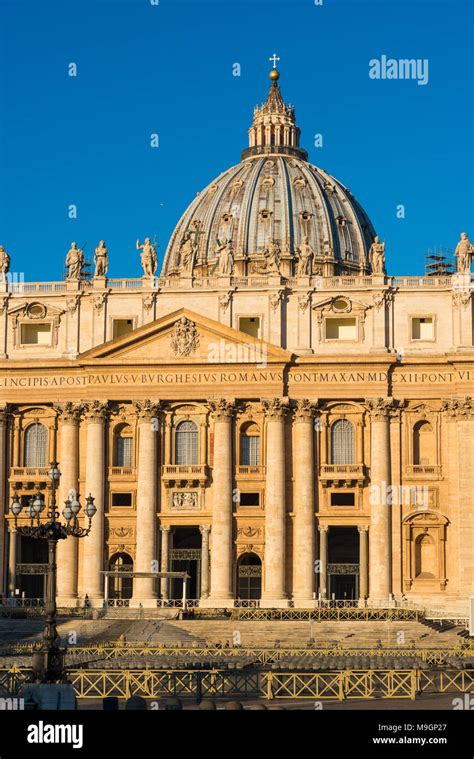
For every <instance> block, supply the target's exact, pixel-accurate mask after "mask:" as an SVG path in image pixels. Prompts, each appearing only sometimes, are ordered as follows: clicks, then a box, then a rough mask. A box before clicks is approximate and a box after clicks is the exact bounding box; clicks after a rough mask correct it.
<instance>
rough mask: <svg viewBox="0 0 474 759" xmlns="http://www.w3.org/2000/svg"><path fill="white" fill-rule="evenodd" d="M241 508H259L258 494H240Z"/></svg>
mask: <svg viewBox="0 0 474 759" xmlns="http://www.w3.org/2000/svg"><path fill="white" fill-rule="evenodd" d="M240 505H241V506H260V493H241V494H240Z"/></svg>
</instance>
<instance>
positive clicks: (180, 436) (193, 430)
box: [175, 419, 198, 464]
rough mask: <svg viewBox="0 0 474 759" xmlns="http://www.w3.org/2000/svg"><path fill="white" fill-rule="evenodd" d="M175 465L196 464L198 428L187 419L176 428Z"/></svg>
mask: <svg viewBox="0 0 474 759" xmlns="http://www.w3.org/2000/svg"><path fill="white" fill-rule="evenodd" d="M175 453H176V456H175V459H176V464H197V463H198V428H197V424H195V423H194V422H191V421H190V420H189V419H188V420H187V421H185V422H180V423H179V424H178V426H177V427H176V443H175Z"/></svg>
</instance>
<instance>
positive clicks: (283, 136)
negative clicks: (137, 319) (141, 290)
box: [161, 69, 375, 277]
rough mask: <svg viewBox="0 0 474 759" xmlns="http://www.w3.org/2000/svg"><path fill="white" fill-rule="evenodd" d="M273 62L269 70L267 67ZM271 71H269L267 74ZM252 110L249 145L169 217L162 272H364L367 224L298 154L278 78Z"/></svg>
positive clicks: (344, 193)
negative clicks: (171, 225) (171, 224)
mask: <svg viewBox="0 0 474 759" xmlns="http://www.w3.org/2000/svg"><path fill="white" fill-rule="evenodd" d="M275 71H276V69H273V72H275ZM277 74H278V72H277ZM271 80H272V84H271V87H270V92H269V95H268V98H267V100H266V102H265V103H264V104H263V105H262V106H261V107H260V108H259V107H257V106H256V107H255V110H254V118H253V122H252V125H251V127H250V129H249V147H248V148H247V149H246V150H244V151H243V153H242V160H241V162H240V163H239V164H237V165H236V166H233V167H232V168H230V169H227V171H224V172H223V173H222V174H220V175H219V176H218V177H217V178H216V179H215V180H214V181H213V182H211V183H210V184H209V185H208V186H207V187H206V188H205V189H204V190H203V191H202V192H200V193H198V195H197V197H196V198H195V199H194V200H193V202H192V203H191V204H190V206H189V207H188V208H187V210H186V211H185V213H184V214H183V216H182V217H181V219H180V220H179V222H178V224H177V226H176V228H175V230H174V232H173V235H172V237H171V239H170V242H169V245H168V248H167V251H166V255H165V260H164V263H163V271H162V274H161V276H163V277H191V276H193V277H200V276H219V275H220V276H230V275H231V274H232V275H241V276H248V275H252V274H279V275H281V276H284V277H294V276H298V275H301V276H303V275H308V276H309V275H311V274H323V275H326V276H330V275H332V274H342V273H347V274H349V273H354V274H355V273H368V272H369V271H370V270H371V267H370V263H369V260H368V259H369V255H368V254H369V250H370V246H371V244H372V243H373V241H374V237H375V231H374V229H373V227H372V224H371V222H370V220H369V218H368V216H367V215H366V213H365V212H364V210H363V209H362V208H361V206H360V205H359V204H358V202H357V201H356V199H355V198H354V197H353V196H352V194H351V192H350V190H348V189H347V188H346V187H344V185H343V184H342V183H341V182H339V181H338V180H337V179H335V178H334V177H333V176H332V175H331V174H328V173H327V172H326V171H324V170H322V169H320V168H318V167H317V166H314V165H313V164H311V163H309V162H308V160H307V153H306V151H305V150H303V148H301V147H300V146H299V136H300V130H299V128H298V127H297V126H296V124H295V113H294V109H293V108H292V106H288V105H286V104H285V102H284V101H283V98H282V96H281V93H280V89H279V85H278V76H276V75H275V74H274V73H272V75H271Z"/></svg>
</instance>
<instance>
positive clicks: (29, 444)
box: [24, 423, 48, 467]
mask: <svg viewBox="0 0 474 759" xmlns="http://www.w3.org/2000/svg"><path fill="white" fill-rule="evenodd" d="M24 466H31V467H45V466H48V430H47V429H46V427H45V426H44V424H39V423H35V424H30V426H29V427H27V428H26V430H25V454H24Z"/></svg>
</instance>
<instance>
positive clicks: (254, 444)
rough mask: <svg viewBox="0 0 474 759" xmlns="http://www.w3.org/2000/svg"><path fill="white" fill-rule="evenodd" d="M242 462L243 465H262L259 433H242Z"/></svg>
mask: <svg viewBox="0 0 474 759" xmlns="http://www.w3.org/2000/svg"><path fill="white" fill-rule="evenodd" d="M241 441H242V449H241V454H240V463H241V465H242V466H260V438H259V436H258V435H242V438H241Z"/></svg>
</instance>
